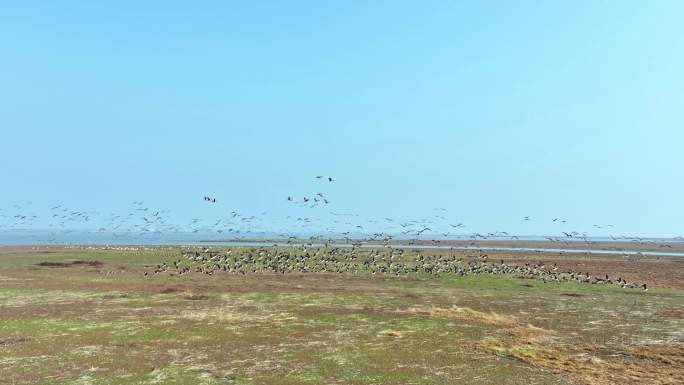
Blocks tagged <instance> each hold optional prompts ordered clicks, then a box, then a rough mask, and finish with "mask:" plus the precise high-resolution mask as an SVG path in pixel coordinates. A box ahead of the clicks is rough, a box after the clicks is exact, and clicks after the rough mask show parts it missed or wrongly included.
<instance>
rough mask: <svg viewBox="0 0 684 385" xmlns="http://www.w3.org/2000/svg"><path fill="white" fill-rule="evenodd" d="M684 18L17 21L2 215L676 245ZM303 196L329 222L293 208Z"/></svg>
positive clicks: (504, 9) (0, 108) (108, 10)
mask: <svg viewBox="0 0 684 385" xmlns="http://www.w3.org/2000/svg"><path fill="white" fill-rule="evenodd" d="M682 15H684V3H682V2H680V1H653V2H643V1H642V2H637V1H602V2H597V1H574V2H569V1H568V2H544V1H524V2H514V3H513V2H501V1H491V2H487V1H484V2H483V1H471V2H460V1H459V2H445V1H435V2H430V1H423V2H400V1H391V2H390V1H384V2H382V1H377V2H338V3H337V4H333V3H326V4H323V3H321V2H314V1H310V2H289V3H288V4H285V3H284V2H260V4H251V3H250V2H241V3H238V2H230V3H229V2H200V3H193V4H192V5H191V4H189V3H187V2H170V1H164V2H161V1H160V2H133V1H118V2H111V3H108V4H95V3H94V2H86V1H80V2H74V1H60V2H56V1H55V2H33V1H22V2H14V3H13V4H7V5H5V6H4V8H3V12H2V13H0V44H2V47H3V49H2V50H0V84H2V87H1V88H0V119H1V121H0V127H1V128H0V130H1V134H2V135H1V137H2V146H1V148H2V151H0V161H1V162H2V165H3V167H2V174H1V177H2V186H3V188H1V189H0V209H4V212H5V213H6V214H7V213H13V211H12V210H15V211H16V210H19V209H13V208H12V205H15V204H17V205H20V206H21V207H22V209H21V210H29V209H27V207H30V210H31V211H33V212H36V214H37V216H38V217H40V218H43V216H45V215H46V214H49V211H47V209H46V208H47V207H50V206H53V205H56V204H64V205H66V206H68V207H71V208H74V209H82V210H98V211H100V212H107V213H109V212H126V211H127V210H130V202H131V201H134V200H143V201H145V202H146V204H148V205H150V206H151V207H157V208H164V209H170V210H172V213H173V214H172V216H173V218H174V220H175V221H178V222H182V221H185V220H187V219H188V218H196V217H205V216H206V217H222V216H223V215H227V213H229V212H230V211H232V210H239V211H240V212H244V213H248V214H249V213H252V214H254V215H257V214H259V213H261V212H268V215H267V216H268V218H271V219H266V220H267V221H272V222H273V223H282V226H285V227H286V221H284V220H282V218H284V217H285V216H287V215H291V216H308V217H318V218H321V220H320V221H319V222H317V223H320V224H321V226H322V227H324V226H330V225H331V223H332V222H331V221H332V220H333V218H332V216H331V215H330V214H329V212H330V211H334V212H344V213H357V214H359V215H360V216H361V217H363V218H365V219H368V218H382V217H392V218H397V219H398V220H399V219H403V220H408V219H418V218H428V217H431V216H434V214H435V211H434V208H437V207H440V208H445V209H447V212H446V213H447V214H446V215H445V216H446V217H447V219H445V220H444V221H445V222H451V223H456V222H463V223H466V224H467V225H468V227H467V231H481V232H485V231H492V232H493V231H507V232H510V233H517V234H555V233H558V232H559V231H561V230H563V231H569V230H576V231H578V232H590V233H592V234H596V235H608V233H609V232H608V230H607V229H606V228H603V229H598V228H596V227H593V226H592V225H593V224H603V225H605V224H613V225H614V226H615V227H614V228H611V230H610V233H613V234H616V235H618V234H629V235H646V236H678V235H682V233H684V225H683V223H684V201H683V197H684V194H682V191H684V177H683V176H684V175H683V174H684V173H683V172H682V170H683V166H684V151H682V149H683V148H684V108H683V106H682V102H683V101H684V76H682V70H681V69H682V68H684V24H682V23H681V17H682ZM316 175H326V176H328V175H330V176H333V177H334V178H335V179H336V180H335V182H333V183H329V184H325V183H323V184H322V185H321V183H320V182H319V181H317V180H315V178H314V176H316ZM320 190H324V191H320ZM316 192H324V193H325V194H326V196H328V197H329V199H330V201H331V203H330V205H328V206H324V207H316V208H299V207H297V206H296V205H293V204H288V202H287V201H286V197H287V196H290V195H291V196H293V197H295V198H296V199H301V197H303V196H312V195H313V194H315V193H316ZM204 195H211V196H215V197H216V198H217V199H218V201H219V202H218V203H220V205H219V204H217V205H213V206H210V205H206V204H204V203H205V202H203V201H202V200H201V197H202V196H204ZM0 213H1V212H0ZM527 215H529V216H531V218H532V220H530V221H523V220H522V217H524V216H527ZM557 217H558V218H563V219H565V220H567V223H566V224H564V225H558V224H557V223H554V222H552V219H553V218H557ZM41 221H42V219H41V220H37V221H36V223H35V224H34V225H35V226H37V227H39V226H42V225H45V223H47V219H46V220H45V222H41ZM279 221H280V222H279ZM0 222H1V219H0ZM561 226H562V227H561ZM370 227H372V224H369V225H368V228H370Z"/></svg>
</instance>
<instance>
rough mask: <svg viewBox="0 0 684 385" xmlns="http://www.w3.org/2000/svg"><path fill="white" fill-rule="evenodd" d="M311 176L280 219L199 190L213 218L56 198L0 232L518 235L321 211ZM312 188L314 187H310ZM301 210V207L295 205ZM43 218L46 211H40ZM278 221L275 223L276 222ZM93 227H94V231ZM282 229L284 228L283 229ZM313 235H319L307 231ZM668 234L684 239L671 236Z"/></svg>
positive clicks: (23, 211)
mask: <svg viewBox="0 0 684 385" xmlns="http://www.w3.org/2000/svg"><path fill="white" fill-rule="evenodd" d="M315 180H317V181H318V182H319V183H322V184H321V185H317V188H316V190H318V192H315V193H312V194H309V195H306V196H304V197H303V198H301V199H295V198H294V197H293V196H287V197H286V200H287V202H288V203H289V204H292V205H295V206H297V208H310V209H313V208H316V207H319V210H312V211H310V212H309V213H310V214H309V215H298V216H297V215H288V216H286V217H285V218H284V220H283V219H282V218H274V217H269V216H267V214H268V213H267V212H261V213H260V214H256V215H255V214H245V213H242V212H238V211H235V210H233V211H230V212H228V211H227V210H226V211H224V209H223V207H224V206H223V205H221V204H220V202H219V200H218V199H217V198H216V197H214V196H211V195H205V196H203V197H202V201H203V202H205V203H206V204H207V205H210V206H212V209H211V211H212V212H214V213H216V217H214V219H210V220H208V219H203V218H191V219H189V220H187V219H186V220H185V221H178V220H174V219H173V215H172V214H173V213H172V212H171V211H169V210H162V209H157V208H153V207H152V206H150V205H146V204H145V203H144V202H143V201H134V202H132V203H131V206H130V209H129V210H128V212H126V213H124V214H122V213H111V214H105V213H102V212H99V211H94V210H78V209H74V208H70V207H66V206H64V205H55V206H52V207H50V208H49V211H48V212H49V214H47V215H46V214H45V213H42V215H38V214H36V213H35V210H34V208H33V206H32V205H31V204H28V205H24V206H20V205H14V206H12V207H10V208H4V209H3V208H0V231H1V230H12V229H36V228H45V227H47V229H48V230H49V232H48V233H49V235H48V236H47V237H48V238H49V239H47V241H48V242H50V243H56V244H59V243H63V242H64V241H63V240H62V238H63V236H64V235H66V234H69V233H78V232H87V233H89V234H103V235H108V236H111V237H117V238H120V239H121V240H127V239H131V240H136V239H140V240H144V239H145V237H150V236H158V237H163V236H165V235H166V236H170V237H176V238H171V239H179V238H183V237H182V235H183V234H195V235H194V237H195V238H194V239H195V240H198V238H197V237H206V239H212V238H217V237H219V238H221V240H224V241H244V240H257V239H263V238H265V237H266V236H265V234H268V238H269V239H281V240H287V242H288V243H296V242H300V241H301V240H303V239H306V238H308V242H309V243H310V244H313V243H314V242H316V243H326V244H328V243H332V242H333V240H337V241H344V242H345V243H348V244H351V245H352V246H357V245H361V244H363V243H375V244H377V243H382V244H384V245H385V246H387V245H389V244H390V243H398V242H403V243H404V244H408V245H415V244H419V243H422V242H427V241H429V242H432V243H434V244H439V243H441V242H445V241H449V240H471V241H472V242H473V244H474V243H475V242H476V241H482V240H488V239H493V240H506V239H510V240H518V239H519V237H518V236H517V235H515V234H512V233H509V232H507V231H497V232H488V233H478V232H472V233H468V234H466V233H465V230H466V228H467V226H466V225H465V224H464V223H462V222H456V223H454V222H450V221H448V219H447V215H448V213H447V210H446V209H445V208H440V207H437V208H434V209H433V213H432V215H430V216H428V217H427V218H422V219H414V220H398V219H395V218H390V217H384V218H379V219H365V220H362V219H361V216H360V215H359V214H353V213H340V212H336V211H328V213H327V215H326V214H323V215H321V214H322V213H321V212H320V207H328V206H329V205H331V200H330V198H329V197H328V195H327V193H323V192H320V191H321V190H324V187H323V186H325V185H327V184H330V183H333V182H336V180H335V179H334V178H333V177H331V176H324V175H317V176H315ZM316 190H314V191H316ZM300 212H301V211H300ZM46 217H47V218H46ZM522 220H523V221H525V222H528V221H531V220H532V218H531V217H530V216H525V217H523V218H522ZM279 221H280V222H279ZM567 222H568V221H567V220H566V219H563V218H553V219H551V220H550V223H556V224H567ZM593 227H594V228H596V229H605V230H610V231H612V230H613V229H614V226H613V225H611V224H606V225H602V224H594V225H593ZM95 229H96V230H95ZM282 229H287V231H288V232H289V234H288V233H283V232H282ZM311 234H320V235H311ZM610 237H611V239H612V240H615V241H618V240H620V241H627V242H633V243H637V244H640V245H649V246H654V245H657V246H658V247H659V248H671V247H672V245H671V244H670V243H669V242H664V241H657V240H652V239H645V238H640V237H627V236H621V237H615V236H612V235H611V236H610ZM545 239H546V240H548V241H550V242H553V243H566V244H569V243H570V242H584V243H585V244H587V245H592V244H594V243H596V241H594V240H593V239H592V238H590V237H589V236H588V235H587V234H586V233H580V232H578V231H562V232H559V235H558V236H547V237H545ZM673 241H684V238H682V237H678V238H676V239H673Z"/></svg>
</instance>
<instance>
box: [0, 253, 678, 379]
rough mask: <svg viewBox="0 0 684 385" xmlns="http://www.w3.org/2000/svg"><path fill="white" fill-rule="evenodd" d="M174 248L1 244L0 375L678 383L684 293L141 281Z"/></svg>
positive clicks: (310, 281) (250, 278)
mask: <svg viewBox="0 0 684 385" xmlns="http://www.w3.org/2000/svg"><path fill="white" fill-rule="evenodd" d="M180 254H181V251H180V249H176V248H157V249H137V250H102V249H63V248H59V249H58V248H55V249H35V248H34V249H32V248H0V373H2V380H0V382H2V383H7V384H131V383H140V384H613V383H621V384H630V383H649V384H681V383H684V291H682V290H676V289H664V288H652V289H650V290H649V291H643V290H626V289H621V288H619V287H614V286H603V285H590V284H580V283H544V282H541V281H538V280H534V279H521V278H518V277H513V276H493V275H472V276H467V277H456V276H451V275H440V276H426V275H419V274H418V275H408V276H402V277H395V276H385V275H371V274H366V273H359V274H322V273H316V274H314V273H309V274H300V273H296V274H247V275H240V274H227V273H225V274H215V275H211V276H209V275H205V274H200V273H191V274H186V275H183V276H180V277H179V276H170V275H168V274H158V275H154V276H152V277H147V278H146V277H144V276H143V272H144V271H145V268H146V267H148V266H152V265H156V264H158V263H160V262H161V261H162V260H172V259H175V258H178V257H179V256H180ZM46 262H47V263H46Z"/></svg>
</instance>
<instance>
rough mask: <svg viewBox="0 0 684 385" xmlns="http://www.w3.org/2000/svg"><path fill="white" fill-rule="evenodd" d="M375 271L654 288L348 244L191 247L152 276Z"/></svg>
mask: <svg viewBox="0 0 684 385" xmlns="http://www.w3.org/2000/svg"><path fill="white" fill-rule="evenodd" d="M193 273H194V274H204V275H214V274H239V275H247V274H292V273H300V274H303V273H328V274H360V273H366V274H372V275H378V274H380V275H388V276H397V277H399V276H406V275H409V274H414V275H434V276H439V275H455V276H468V275H472V274H490V275H510V276H515V277H520V278H529V279H537V280H541V281H543V282H545V283H547V282H572V281H574V282H580V283H589V284H604V285H616V286H620V287H622V288H625V289H633V288H641V289H642V290H648V287H647V286H646V284H645V283H641V284H639V283H635V282H627V281H625V280H624V279H622V277H617V278H615V277H613V278H611V277H609V276H608V275H607V274H606V275H605V276H604V277H596V276H592V275H591V274H589V273H588V272H580V271H574V270H567V271H560V270H559V268H558V266H557V265H556V264H555V263H554V264H553V265H546V264H545V263H544V262H530V263H524V264H512V263H505V262H504V260H503V259H501V260H499V261H490V260H489V258H488V256H487V254H479V255H476V256H466V257H462V256H456V255H424V254H423V253H421V252H420V251H418V252H415V253H410V252H406V251H405V250H403V249H389V250H382V249H370V250H361V249H343V248H312V249H309V248H306V247H304V246H302V247H301V248H286V249H279V248H249V249H245V248H243V249H229V250H226V251H215V250H210V249H204V250H202V251H198V250H186V251H184V252H183V253H182V254H181V256H180V257H179V258H177V259H174V260H173V261H171V262H168V261H163V262H162V263H160V264H158V265H156V266H151V267H150V268H149V269H148V270H146V271H145V273H144V275H145V276H146V277H152V276H155V275H158V274H169V275H171V276H177V277H180V276H183V275H186V274H193Z"/></svg>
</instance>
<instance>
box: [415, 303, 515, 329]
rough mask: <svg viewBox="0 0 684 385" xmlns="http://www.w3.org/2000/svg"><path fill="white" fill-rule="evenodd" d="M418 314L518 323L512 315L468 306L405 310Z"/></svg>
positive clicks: (507, 323)
mask: <svg viewBox="0 0 684 385" xmlns="http://www.w3.org/2000/svg"><path fill="white" fill-rule="evenodd" d="M406 311H407V312H409V313H413V314H416V315H420V316H426V317H430V318H438V319H452V320H460V321H466V322H476V323H481V324H486V325H492V326H501V327H514V326H517V325H518V323H519V322H518V320H517V319H516V318H515V317H512V316H506V315H502V314H497V313H494V312H488V313H484V312H481V311H477V310H473V309H471V308H468V307H456V306H454V307H451V308H439V307H429V308H426V307H411V308H408V309H407V310H406Z"/></svg>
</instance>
